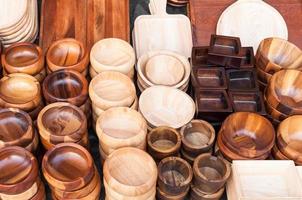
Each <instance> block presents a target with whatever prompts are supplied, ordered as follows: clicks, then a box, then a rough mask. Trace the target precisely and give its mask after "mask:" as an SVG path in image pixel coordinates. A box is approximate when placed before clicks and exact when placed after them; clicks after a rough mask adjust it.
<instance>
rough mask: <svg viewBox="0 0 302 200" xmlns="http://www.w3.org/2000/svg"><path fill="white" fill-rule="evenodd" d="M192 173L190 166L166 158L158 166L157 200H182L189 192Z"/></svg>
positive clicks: (174, 158) (177, 159)
mask: <svg viewBox="0 0 302 200" xmlns="http://www.w3.org/2000/svg"><path fill="white" fill-rule="evenodd" d="M192 178H193V172H192V168H191V166H190V164H189V163H188V162H187V161H185V160H183V159H181V158H178V157H168V158H165V159H163V160H162V161H160V163H159V164H158V180H157V184H158V187H157V193H156V197H157V200H175V199H177V200H184V199H185V198H186V196H187V194H188V192H189V191H190V184H191V181H192Z"/></svg>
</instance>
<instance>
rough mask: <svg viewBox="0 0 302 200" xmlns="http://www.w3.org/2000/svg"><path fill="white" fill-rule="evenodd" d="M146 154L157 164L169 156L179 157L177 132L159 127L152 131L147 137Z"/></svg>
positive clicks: (179, 140) (178, 136)
mask: <svg viewBox="0 0 302 200" xmlns="http://www.w3.org/2000/svg"><path fill="white" fill-rule="evenodd" d="M147 143H148V153H149V154H150V155H151V156H152V157H153V159H154V160H155V161H156V162H157V163H158V162H159V161H161V160H162V159H164V158H167V157H170V156H179V150H180V146H181V137H180V134H179V132H178V131H177V130H175V129H173V128H170V127H166V126H161V127H157V128H154V129H152V130H151V131H150V132H149V133H148V136H147Z"/></svg>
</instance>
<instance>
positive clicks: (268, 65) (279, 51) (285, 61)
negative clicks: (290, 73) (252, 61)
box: [256, 38, 302, 74]
mask: <svg viewBox="0 0 302 200" xmlns="http://www.w3.org/2000/svg"><path fill="white" fill-rule="evenodd" d="M256 65H257V66H258V67H259V68H260V69H262V70H263V71H265V72H267V73H269V74H274V73H275V72H277V71H280V70H282V69H302V51H301V50H300V49H299V48H298V47H296V46H295V45H294V44H292V43H290V42H288V41H287V40H284V39H281V38H267V39H264V40H263V41H262V42H261V43H260V45H259V47H258V51H257V54H256Z"/></svg>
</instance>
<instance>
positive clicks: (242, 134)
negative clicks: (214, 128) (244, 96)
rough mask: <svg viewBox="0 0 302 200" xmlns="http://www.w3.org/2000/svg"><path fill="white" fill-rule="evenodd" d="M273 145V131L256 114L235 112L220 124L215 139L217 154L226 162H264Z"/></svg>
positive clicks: (263, 119)
mask: <svg viewBox="0 0 302 200" xmlns="http://www.w3.org/2000/svg"><path fill="white" fill-rule="evenodd" d="M274 144H275V129H274V127H273V125H272V124H271V123H270V121H269V120H268V119H266V118H265V117H263V116H261V115H258V114H256V113H249V112H237V113H234V114H231V115H230V116H229V117H228V118H227V119H226V120H225V121H224V122H223V124H222V126H221V129H220V131H219V134H218V137H217V145H218V148H219V153H221V155H222V156H223V157H224V158H226V159H227V160H228V161H230V162H232V161H233V160H265V159H267V158H268V157H269V156H270V154H271V150H272V148H273V146H274Z"/></svg>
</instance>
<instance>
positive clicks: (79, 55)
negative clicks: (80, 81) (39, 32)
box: [46, 38, 89, 76]
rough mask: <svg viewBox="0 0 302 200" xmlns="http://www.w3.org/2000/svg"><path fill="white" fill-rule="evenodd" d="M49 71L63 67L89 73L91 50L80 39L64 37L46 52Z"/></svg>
mask: <svg viewBox="0 0 302 200" xmlns="http://www.w3.org/2000/svg"><path fill="white" fill-rule="evenodd" d="M46 61H47V73H51V72H54V71H57V70H61V69H68V70H74V71H77V72H79V73H81V74H82V75H83V76H86V75H87V74H88V64H89V52H88V50H87V49H86V47H85V46H84V44H83V43H81V42H80V41H78V40H76V39H73V38H64V39H61V40H57V41H56V42H54V43H52V44H51V45H50V47H49V49H48V50H47V53H46Z"/></svg>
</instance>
